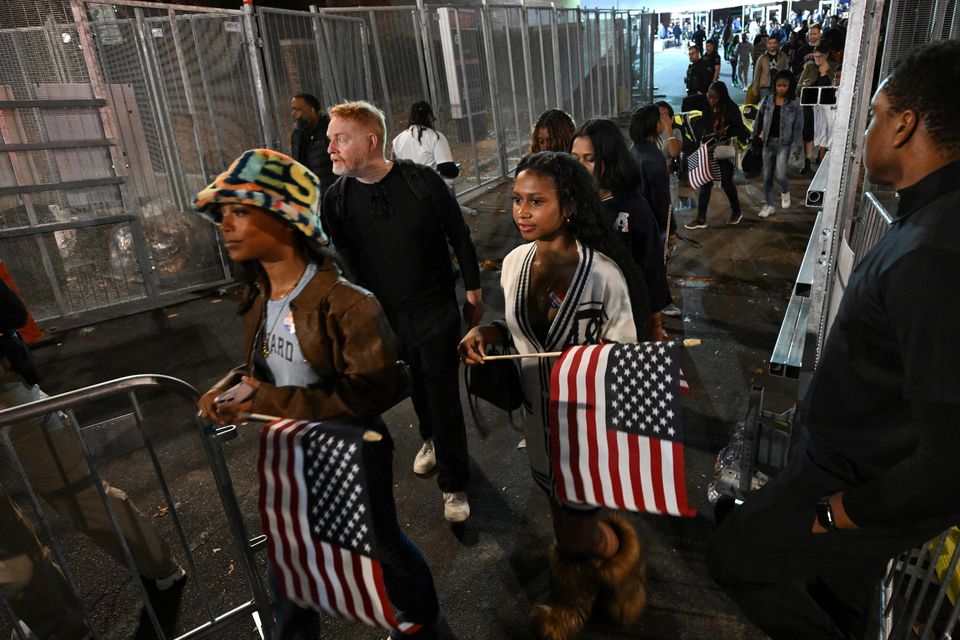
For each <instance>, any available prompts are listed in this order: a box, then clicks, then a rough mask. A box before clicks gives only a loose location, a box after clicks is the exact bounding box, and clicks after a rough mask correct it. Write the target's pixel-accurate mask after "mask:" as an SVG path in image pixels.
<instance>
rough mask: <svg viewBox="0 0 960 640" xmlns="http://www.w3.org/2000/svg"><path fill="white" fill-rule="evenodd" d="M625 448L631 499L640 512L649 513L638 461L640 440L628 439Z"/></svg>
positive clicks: (641, 469)
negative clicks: (626, 447) (628, 461)
mask: <svg viewBox="0 0 960 640" xmlns="http://www.w3.org/2000/svg"><path fill="white" fill-rule="evenodd" d="M627 446H628V450H629V456H628V457H629V460H630V464H629V468H630V475H629V478H630V483H631V485H632V486H631V489H632V490H633V499H634V500H635V501H636V503H637V508H638V509H639V510H640V511H649V510H650V509H649V507H648V506H647V505H648V503H647V501H646V500H645V499H644V495H643V494H644V488H643V476H642V471H643V467H642V466H641V464H642V461H641V459H640V438H629V439H628V440H627Z"/></svg>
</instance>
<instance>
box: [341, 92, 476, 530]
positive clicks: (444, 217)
mask: <svg viewBox="0 0 960 640" xmlns="http://www.w3.org/2000/svg"><path fill="white" fill-rule="evenodd" d="M327 135H328V137H329V138H330V157H331V159H332V160H333V171H334V173H336V174H337V175H338V176H341V177H340V178H339V179H338V180H337V182H336V183H335V184H334V185H333V186H332V187H331V188H330V189H328V190H327V193H325V194H324V198H323V217H324V221H323V223H324V227H325V228H326V229H327V230H328V232H329V233H330V237H331V239H332V240H333V243H334V245H335V246H336V248H337V250H338V251H339V252H340V253H341V254H342V255H343V257H344V258H345V259H346V260H347V263H348V264H349V265H350V266H351V267H352V268H353V269H354V271H355V275H356V276H358V278H359V280H360V283H361V284H362V285H363V286H365V287H367V288H368V289H370V290H371V291H372V292H373V293H374V294H375V295H376V296H377V299H378V300H379V301H380V304H381V305H383V309H384V311H385V312H386V315H387V318H388V320H389V322H390V326H391V327H392V328H393V331H394V333H396V334H397V338H398V341H399V345H400V355H401V357H402V358H403V360H405V361H406V362H407V364H409V365H410V369H411V373H412V374H413V390H412V393H411V396H412V400H413V406H414V409H415V410H416V412H417V417H418V418H419V420H420V435H421V436H422V437H423V440H424V444H423V447H422V448H421V449H420V452H419V453H418V454H417V457H416V460H415V462H414V471H415V472H417V473H421V474H423V473H428V472H429V471H431V470H432V469H433V468H434V466H436V467H437V468H438V474H437V481H438V484H439V485H440V490H441V491H442V492H443V500H444V517H446V519H447V520H449V521H451V522H462V521H464V520H466V519H467V518H468V517H469V515H470V505H469V503H468V502H467V495H466V488H467V481H468V479H469V460H468V457H467V436H466V429H465V427H464V422H463V409H462V408H461V405H460V377H459V366H460V363H459V361H458V356H457V345H458V344H459V342H460V338H461V336H462V335H463V331H462V330H461V328H460V318H459V314H458V312H457V306H456V289H455V286H456V276H455V274H454V271H453V267H452V266H451V264H450V250H449V248H448V243H449V246H452V247H453V251H454V253H455V254H456V256H457V261H458V262H459V265H460V272H461V274H462V275H463V283H464V287H465V289H466V298H467V300H466V303H465V304H464V308H463V317H464V320H465V321H466V323H467V326H468V328H473V327H474V326H476V325H477V324H478V323H479V322H480V318H481V317H482V316H483V299H482V296H481V291H480V267H479V264H478V262H477V252H476V249H475V248H474V246H473V241H472V240H471V239H470V229H469V228H468V227H467V225H466V223H465V222H464V221H463V215H462V214H461V212H460V205H459V204H458V203H457V199H456V198H455V197H454V196H453V194H452V193H451V192H450V190H449V189H448V188H447V186H446V184H445V183H444V181H443V178H441V177H440V175H439V174H437V172H436V171H434V170H432V169H430V168H429V167H425V166H422V165H415V164H413V163H412V162H407V161H396V162H392V161H390V160H387V158H386V156H385V150H386V149H385V146H386V145H385V140H386V125H385V124H384V118H383V112H382V111H380V110H379V109H377V108H376V107H374V106H373V105H371V104H369V103H366V102H351V103H345V104H339V105H337V106H335V107H333V108H331V109H330V125H329V126H328V128H327Z"/></svg>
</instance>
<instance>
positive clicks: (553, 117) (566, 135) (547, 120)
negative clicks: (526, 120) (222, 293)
mask: <svg viewBox="0 0 960 640" xmlns="http://www.w3.org/2000/svg"><path fill="white" fill-rule="evenodd" d="M575 128H576V125H574V123H573V118H571V117H570V114H569V113H567V112H566V111H561V110H560V109H548V110H546V111H544V112H543V113H541V114H540V117H539V118H537V121H536V122H535V123H534V125H533V130H532V131H531V132H530V149H529V150H528V153H536V152H538V151H569V150H570V139H571V136H573V130H574V129H575Z"/></svg>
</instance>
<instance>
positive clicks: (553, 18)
mask: <svg viewBox="0 0 960 640" xmlns="http://www.w3.org/2000/svg"><path fill="white" fill-rule="evenodd" d="M550 35H551V37H552V38H553V79H554V86H555V88H556V90H557V108H558V109H563V82H562V81H561V73H562V71H563V69H562V68H561V66H560V29H559V27H558V26H557V7H556V5H555V4H554V3H552V2H551V3H550Z"/></svg>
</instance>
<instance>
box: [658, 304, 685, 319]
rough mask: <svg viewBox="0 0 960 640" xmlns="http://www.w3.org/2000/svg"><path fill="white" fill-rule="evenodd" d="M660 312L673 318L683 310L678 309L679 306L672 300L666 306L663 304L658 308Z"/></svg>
mask: <svg viewBox="0 0 960 640" xmlns="http://www.w3.org/2000/svg"><path fill="white" fill-rule="evenodd" d="M660 313H662V314H663V315H665V316H671V317H674V318H675V317H677V316H679V315H682V314H683V312H682V311H680V307H678V306H677V305H675V304H674V303H672V302H671V303H670V304H668V305H667V306H665V307H664V308H663V309H660Z"/></svg>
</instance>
